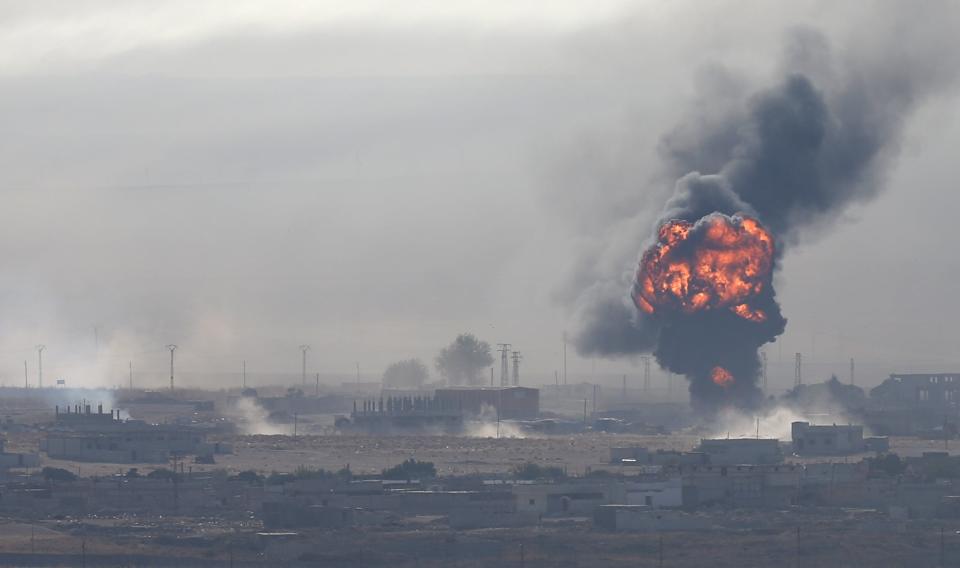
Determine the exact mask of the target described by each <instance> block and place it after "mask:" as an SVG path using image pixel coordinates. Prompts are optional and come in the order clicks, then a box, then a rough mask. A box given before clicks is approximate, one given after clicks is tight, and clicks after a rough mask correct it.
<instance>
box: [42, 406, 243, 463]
mask: <svg viewBox="0 0 960 568" xmlns="http://www.w3.org/2000/svg"><path fill="white" fill-rule="evenodd" d="M74 410H75V411H74V412H61V411H60V409H59V407H58V408H57V409H56V421H55V423H54V426H53V428H52V429H50V430H49V431H48V432H47V435H46V437H45V438H44V439H42V440H40V450H41V451H42V452H44V453H46V454H47V455H48V456H49V457H51V458H55V459H65V460H75V461H88V462H105V463H163V462H166V461H167V460H169V459H170V456H171V455H188V454H189V455H205V456H209V455H212V454H215V453H216V454H222V453H230V452H231V450H232V448H231V447H230V446H229V445H228V444H222V443H213V444H208V443H207V442H206V432H205V431H203V430H202V429H199V428H195V427H189V426H175V425H169V424H159V425H156V424H147V423H146V422H142V421H139V420H120V418H119V413H117V414H116V415H114V413H113V412H103V407H102V406H98V408H97V412H92V411H91V408H90V406H89V405H88V406H84V407H83V408H80V407H76V408H75V409H74Z"/></svg>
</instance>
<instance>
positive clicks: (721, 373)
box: [710, 367, 734, 387]
mask: <svg viewBox="0 0 960 568" xmlns="http://www.w3.org/2000/svg"><path fill="white" fill-rule="evenodd" d="M710 380H711V381H713V384H715V385H717V386H718V387H728V386H730V385H732V384H733V382H734V381H733V375H731V374H730V371H728V370H726V369H724V368H723V367H714V368H713V370H712V371H710Z"/></svg>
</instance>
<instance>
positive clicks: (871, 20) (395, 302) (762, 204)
mask: <svg viewBox="0 0 960 568" xmlns="http://www.w3.org/2000/svg"><path fill="white" fill-rule="evenodd" d="M341 4H342V3H341ZM730 10H731V8H730V7H729V6H724V5H720V4H718V5H704V4H703V3H693V2H691V3H670V4H669V5H666V4H661V3H656V2H639V3H628V2H612V1H611V2H600V3H597V2H593V3H582V2H550V3H546V2H532V1H531V2H517V3H511V5H510V6H509V7H506V6H486V7H484V6H479V5H474V4H467V3H458V2H451V3H449V4H447V8H444V9H443V10H438V9H437V7H436V6H428V5H427V4H421V3H418V2H414V3H405V6H404V7H403V9H400V8H398V7H396V6H395V5H393V4H391V3H384V2H357V3H351V6H350V7H349V8H343V7H342V6H337V7H334V6H333V5H332V4H327V3H323V2H321V3H315V4H314V5H312V7H311V8H309V9H304V8H302V6H300V5H298V4H295V3H285V2H278V3H271V7H270V8H269V9H268V8H266V7H264V6H263V5H262V4H261V3H257V2H249V3H248V2H215V1H211V2H201V3H189V4H187V3H178V2H170V3H163V4H162V5H156V3H140V2H109V1H101V2H92V3H75V4H70V5H69V6H64V5H63V4H62V3H52V2H31V3H29V5H28V6H20V7H14V6H6V7H5V18H4V20H3V22H0V45H2V46H3V47H4V48H5V49H3V50H0V87H2V88H0V100H2V102H3V104H2V105H0V109H2V110H0V115H2V117H3V120H4V125H5V129H4V133H3V135H2V138H0V148H2V150H3V151H2V152H0V182H2V183H0V191H3V193H4V197H5V199H4V208H3V209H2V210H0V237H2V238H0V260H2V263H3V264H2V266H3V270H2V271H0V274H2V276H0V313H2V314H3V317H2V318H0V383H2V384H6V385H8V386H9V385H20V384H22V383H23V362H24V361H25V360H26V361H27V362H28V367H29V369H28V374H29V377H28V378H29V381H30V383H31V384H36V380H37V354H36V350H35V346H36V345H38V344H44V345H46V346H47V349H46V350H45V351H44V382H45V384H53V381H54V380H55V379H56V378H61V377H62V378H64V379H66V380H67V383H68V385H73V386H80V385H85V386H96V385H100V386H112V385H117V384H126V383H127V373H128V362H130V361H133V365H134V374H135V380H136V381H137V384H138V386H162V385H163V384H164V377H165V375H166V366H167V365H168V358H169V353H168V352H167V351H166V349H165V348H164V345H166V344H168V343H175V344H177V345H179V346H180V348H179V349H178V351H177V364H178V372H182V373H183V376H184V377H185V378H184V381H185V383H187V384H189V383H190V382H191V381H193V384H194V386H200V385H201V384H202V385H208V386H227V385H230V386H237V385H239V370H240V362H241V360H244V359H246V360H247V361H248V368H249V369H250V373H251V375H252V376H258V377H261V378H262V380H263V381H269V380H270V378H271V377H272V376H277V375H278V374H279V373H289V374H291V375H292V376H294V377H296V376H297V375H298V373H299V364H300V359H299V356H300V352H299V350H298V349H297V346H298V345H300V344H302V343H308V344H310V345H311V346H312V349H311V351H310V359H309V362H308V366H309V371H310V372H313V371H320V372H323V373H324V376H333V375H336V374H337V373H342V374H343V375H345V376H346V375H350V374H352V372H353V369H354V365H355V362H357V361H360V362H361V367H362V372H363V373H364V375H365V376H370V377H374V376H376V377H378V376H379V375H380V374H381V372H382V369H383V368H384V367H386V366H387V365H388V364H389V363H391V362H393V361H397V360H402V359H409V358H413V357H418V358H420V359H422V360H424V361H432V360H433V359H434V357H435V355H436V352H437V351H438V350H439V348H440V347H442V346H443V345H446V344H447V343H449V342H450V341H451V340H452V339H453V338H454V337H455V336H456V334H457V333H459V332H462V331H464V330H467V331H470V332H472V333H475V334H476V335H477V336H478V337H479V338H480V339H482V340H485V341H489V342H490V343H493V344H495V343H498V342H511V343H513V344H514V345H515V346H516V347H517V349H519V350H521V351H523V352H524V357H525V358H524V365H525V369H524V376H525V377H527V376H528V377H534V376H538V374H539V375H540V376H542V375H546V376H549V377H551V379H552V376H553V371H554V370H555V369H558V368H559V367H560V365H561V362H560V361H561V348H562V346H561V340H560V337H561V334H562V330H563V329H564V328H565V327H566V326H568V325H570V323H569V322H570V320H571V319H572V320H573V321H575V322H580V325H581V326H582V329H589V330H593V331H592V333H589V334H587V335H582V336H581V337H582V338H583V341H582V342H581V347H582V348H583V349H584V352H585V353H601V352H602V353H610V354H620V353H626V354H629V353H635V352H638V350H639V351H642V350H643V348H640V347H638V346H644V345H652V342H653V341H655V338H656V335H655V334H654V333H652V332H651V330H649V329H647V328H644V327H643V326H637V325H636V322H635V321H634V318H633V312H632V311H631V310H630V309H628V308H631V306H630V305H629V304H625V303H624V301H625V299H626V298H627V292H628V290H629V288H630V280H631V278H632V276H633V271H634V270H635V267H636V261H637V258H638V255H639V253H640V252H641V251H642V249H643V248H644V245H645V244H648V243H649V240H648V239H649V238H650V235H651V234H652V228H653V226H654V223H655V221H656V219H657V218H658V217H659V216H660V215H661V213H662V212H663V204H664V203H666V202H667V200H668V199H669V196H670V194H671V193H672V191H673V187H674V185H675V183H676V180H678V179H681V178H682V177H683V176H685V175H687V174H689V173H690V172H699V175H698V176H697V177H695V178H691V180H693V179H696V180H698V181H703V178H708V176H710V175H711V174H717V175H721V176H723V177H724V178H725V179H726V180H727V181H728V182H729V183H730V186H731V188H733V189H734V191H735V192H736V193H737V195H738V197H739V198H740V199H741V200H742V201H744V202H745V203H747V204H749V205H750V206H751V207H753V208H754V209H755V210H756V212H757V214H758V215H763V216H765V219H766V216H769V221H766V222H768V223H770V224H771V226H772V227H773V225H774V224H775V225H776V226H775V227H774V228H775V229H776V232H777V234H778V236H780V237H781V238H783V239H785V240H786V242H787V244H788V245H789V247H790V248H789V249H788V252H786V253H785V254H786V255H787V256H786V257H784V258H783V262H784V270H785V272H786V273H788V274H789V275H790V280H789V282H785V283H783V285H782V286H781V285H780V283H779V282H778V299H780V300H781V302H782V303H783V306H784V312H785V313H786V314H787V315H788V316H789V317H790V318H791V322H790V329H789V330H788V332H787V335H786V337H785V338H784V340H785V341H787V342H788V346H787V347H786V350H787V351H788V352H791V353H792V351H794V350H801V349H802V350H808V349H807V346H808V344H809V343H810V336H811V335H812V334H815V333H823V332H824V331H826V330H830V333H834V334H836V333H840V332H842V333H844V334H846V336H847V337H848V338H849V339H847V341H846V343H845V345H844V349H843V350H842V353H841V350H840V349H839V348H837V355H838V357H834V358H836V359H843V360H845V358H846V355H847V353H856V354H857V355H858V357H862V358H864V359H866V358H869V357H876V358H877V360H878V361H880V360H883V361H890V360H897V361H898V362H899V361H903V360H911V361H919V362H921V363H926V364H930V365H940V364H946V365H949V364H950V362H951V361H952V359H951V358H952V357H954V355H953V347H952V346H953V345H954V344H955V338H954V337H952V336H951V335H950V334H949V333H946V334H945V333H942V330H943V329H949V325H950V322H951V321H953V320H954V319H955V318H956V317H958V316H960V313H954V312H955V310H956V309H960V308H954V307H953V306H950V307H948V308H947V309H944V308H943V307H942V306H939V305H938V304H937V303H936V302H934V301H933V300H932V299H933V298H941V297H944V296H945V295H946V294H947V293H949V292H950V291H951V287H950V285H949V283H950V282H951V280H952V279H953V278H954V277H956V276H960V266H958V265H956V264H955V262H954V261H953V260H952V258H953V255H952V254H951V252H952V251H951V250H950V249H949V247H947V246H946V244H945V243H947V242H949V240H950V229H949V228H948V227H950V226H951V223H952V216H950V215H948V214H947V212H949V211H951V210H952V209H953V208H954V207H955V206H956V205H957V204H956V203H953V202H948V203H944V202H942V201H941V202H939V203H934V199H933V197H934V196H936V197H938V198H940V197H942V198H943V199H946V200H948V201H949V200H952V199H953V197H951V193H952V192H950V191H946V189H947V187H946V186H947V185H949V184H950V183H952V178H953V174H952V171H951V170H952V168H951V166H952V156H951V155H950V153H949V152H948V151H947V150H945V148H949V147H953V146H955V143H956V141H957V140H958V139H960V122H958V121H957V120H956V116H957V115H956V112H957V111H956V110H955V108H956V105H955V99H953V98H951V97H953V95H952V91H945V90H944V87H945V86H948V85H949V80H950V79H951V77H950V71H951V70H952V69H953V68H956V65H952V63H953V62H951V61H949V60H948V58H951V57H953V55H952V54H953V50H951V49H949V46H950V45H952V44H951V43H950V39H949V38H948V37H947V35H948V32H950V31H951V30H953V29H956V25H957V20H956V15H955V14H954V12H955V10H954V9H953V7H952V6H951V5H949V4H947V3H942V4H940V3H935V2H932V3H924V4H923V8H917V7H915V6H906V5H897V4H893V3H889V4H883V3H881V4H877V5H875V9H871V10H863V9H862V6H861V5H854V4H851V5H850V6H832V5H829V4H822V3H819V2H808V3H805V2H799V3H791V5H790V6H773V5H770V4H767V3H763V2H757V3H752V4H751V3H745V4H742V5H741V6H740V10H739V11H738V13H737V14H735V15H732V14H731V13H730ZM854 14H855V15H856V17H853V15H854ZM732 16H735V17H732ZM718 22H721V24H719V25H718ZM853 22H855V25H853V24H852V23H853ZM798 26H799V27H798ZM798 29H799V30H800V31H796V30H798ZM785 36H786V37H791V38H793V39H790V40H788V43H787V47H786V48H783V47H782V46H783V42H784V37H785ZM784 49H785V55H784V56H783V57H781V58H778V57H777V56H776V55H771V54H772V53H776V52H778V51H780V52H782V51H784ZM871 54H879V55H871ZM691 80H692V81H693V87H691ZM863 93H869V96H868V97H867V98H866V100H864V98H863ZM931 93H940V94H942V98H941V99H931V98H930V95H931ZM817 101H819V104H820V106H819V107H818V103H817ZM681 103H682V104H681ZM784 105H786V106H784ZM818 109H819V110H820V111H823V110H826V111H827V115H826V116H825V117H821V118H822V120H821V121H819V122H815V123H813V124H811V125H805V126H804V125H799V126H798V125H797V124H795V123H794V122H791V121H790V120H786V121H783V122H780V121H774V120H771V118H772V116H774V115H778V116H779V114H778V113H782V112H784V111H786V115H787V117H793V118H798V117H799V116H801V115H799V114H797V115H794V114H792V113H793V112H794V111H796V112H799V113H804V114H803V116H814V117H816V116H818V115H817V114H816V113H817V112H818ZM841 118H842V120H843V121H844V122H842V123H840V122H837V120H839V119H841ZM801 126H803V127H809V128H816V129H817V130H815V131H811V132H805V133H801V134H803V135H804V136H801V137H800V138H802V139H804V140H810V141H811V142H810V143H811V146H810V147H809V148H808V151H806V152H801V153H800V154H798V155H796V156H794V155H793V154H791V152H793V149H791V148H785V147H781V146H779V145H778V144H776V142H777V141H778V140H779V139H780V136H778V135H777V132H778V131H777V130H776V129H777V128H784V129H789V128H800V127H801ZM850 126H853V127H854V128H852V129H851V128H850ZM904 132H906V138H904ZM664 133H666V134H664ZM792 135H793V134H791V136H792ZM848 136H856V139H855V140H852V141H851V140H848V139H846V138H845V137H848ZM908 142H909V143H908ZM901 148H904V149H906V148H910V150H906V151H904V152H902V154H903V158H904V159H903V164H902V166H899V167H897V168H891V167H890V165H891V164H892V162H891V161H890V160H889V158H891V157H893V156H894V155H896V154H897V153H898V150H900V149H901ZM784 160H786V161H787V162H789V163H790V164H791V166H790V167H796V168H798V169H799V170H802V171H800V173H802V174H804V176H806V177H804V176H799V177H795V178H794V177H791V180H795V183H794V184H793V185H788V186H785V187H784V189H783V190H782V191H783V193H781V194H778V195H779V199H781V201H778V202H777V203H768V202H767V201H766V197H765V194H762V193H760V192H762V189H761V188H762V187H765V186H766V185H768V184H770V183H773V182H774V181H777V179H778V178H775V177H771V176H775V175H778V174H777V172H776V171H773V170H776V168H773V169H770V168H766V167H761V166H762V165H764V164H778V165H779V164H781V162H782V161H784ZM804 160H807V161H804ZM891 177H892V178H893V179H889V178H891ZM708 179H709V178H708ZM801 181H803V183H801ZM810 182H815V183H812V185H805V184H806V183H810ZM881 182H885V183H881ZM882 186H888V187H890V188H891V190H892V191H891V192H890V194H889V195H888V196H887V197H885V198H884V199H885V200H886V201H884V199H881V200H880V201H881V202H878V203H877V208H876V209H870V210H869V211H865V212H863V215H862V217H863V221H862V222H860V223H859V224H858V225H857V230H856V231H852V230H851V231H850V232H847V230H845V229H844V226H843V224H841V226H840V227H838V228H837V230H836V231H835V232H830V233H827V232H822V231H821V230H820V229H821V228H822V227H824V226H826V225H829V224H830V223H836V222H837V220H838V219H837V216H838V215H853V216H857V217H859V216H861V215H860V210H859V209H857V207H858V204H859V203H860V202H862V201H864V200H867V199H869V198H873V197H875V196H876V194H877V192H878V190H879V188H880V187H882ZM838 187H841V188H843V189H842V191H838V190H837V188H838ZM737 188H740V189H737ZM746 188H754V189H746ZM808 190H809V192H808ZM903 219H907V220H908V222H910V223H918V224H920V225H922V227H923V228H924V230H923V231H917V230H915V229H916V228H917V227H910V226H908V227H907V229H914V230H907V231H905V232H904V233H905V234H904V233H900V234H896V235H895V234H894V232H887V231H886V229H887V227H888V226H890V224H891V223H894V222H896V221H898V220H900V221H902V220H903ZM920 220H922V221H920ZM851 226H852V224H851ZM860 235H869V236H870V237H869V238H867V237H865V236H860ZM814 236H816V237H818V240H820V241H821V243H822V244H823V246H821V247H816V248H814V247H810V248H804V247H803V246H802V245H803V244H804V243H807V242H810V240H811V238H812V237H814ZM917 250H923V251H925V252H924V254H923V255H919V256H918V255H917V254H916V253H915V251H917ZM854 255H856V256H857V258H859V259H861V262H859V263H858V264H860V265H861V266H862V265H863V264H869V266H871V267H875V269H876V271H878V272H882V273H888V274H889V276H888V277H887V278H885V279H881V280H880V281H877V280H878V279H876V278H871V279H870V282H871V283H873V284H874V285H873V287H870V288H869V289H868V287H867V286H865V282H866V279H867V277H868V276H869V275H866V274H863V273H862V271H861V270H859V269H856V270H855V269H854V268H853V267H851V266H850V265H851V263H850V261H849V259H850V258H852V257H853V256H854ZM931 259H939V262H938V264H937V268H936V269H935V270H936V272H937V274H938V275H939V276H940V277H939V278H932V279H930V280H929V281H928V282H925V283H922V284H921V285H920V288H916V287H915V286H916V284H915V283H914V282H913V279H910V278H909V274H911V273H919V272H921V271H922V270H923V269H924V264H922V263H923V262H925V261H930V260H931ZM894 269H896V270H894ZM825 274H830V275H831V280H834V281H836V290H835V294H832V295H831V297H828V298H824V297H823V295H822V294H820V293H818V292H816V290H817V289H819V287H820V286H818V284H820V283H821V282H822V279H823V278H824V275H825ZM908 292H909V293H910V295H911V296H913V295H916V296H917V299H916V301H914V302H911V305H910V306H909V308H908V307H906V306H892V307H891V308H890V310H889V311H886V312H880V311H877V310H874V309H873V306H874V305H876V303H877V302H878V301H880V300H881V299H883V298H890V297H902V295H904V294H906V293H908ZM931 322H933V324H932V325H931ZM94 328H96V331H94ZM938 330H939V331H938ZM571 331H572V329H571ZM791 334H794V335H791ZM830 337H834V335H831V336H830ZM820 341H821V345H823V344H824V343H826V340H825V339H824V338H823V337H821V339H820ZM821 349H826V348H821ZM831 354H832V352H831ZM825 357H826V356H824V361H825V362H824V371H827V370H829V368H828V367H826V365H827V363H826V358H825ZM811 358H812V359H814V358H813V357H811ZM885 358H886V359H885ZM956 363H958V364H960V361H956ZM623 365H624V364H623V363H621V362H618V361H612V362H609V363H608V362H603V361H601V362H598V363H597V369H598V372H603V371H609V372H619V371H620V367H621V366H623ZM864 365H866V363H864ZM570 367H571V375H573V376H580V377H584V376H585V375H586V370H587V369H590V368H591V362H590V360H589V359H588V358H579V357H574V356H573V355H572V354H571V357H570ZM226 373H235V375H236V376H227V377H226V378H218V377H224V376H225V374H226ZM215 374H216V375H215ZM191 376H192V377H194V378H193V379H191V378H190V377H191ZM880 378H882V377H877V380H879V379H880ZM331 380H333V379H331Z"/></svg>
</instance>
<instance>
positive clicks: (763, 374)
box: [760, 351, 767, 392]
mask: <svg viewBox="0 0 960 568" xmlns="http://www.w3.org/2000/svg"><path fill="white" fill-rule="evenodd" d="M760 384H761V385H763V391H764V392H766V391H767V352H766V351H761V352H760Z"/></svg>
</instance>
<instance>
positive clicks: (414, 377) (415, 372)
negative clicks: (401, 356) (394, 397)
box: [383, 359, 428, 389]
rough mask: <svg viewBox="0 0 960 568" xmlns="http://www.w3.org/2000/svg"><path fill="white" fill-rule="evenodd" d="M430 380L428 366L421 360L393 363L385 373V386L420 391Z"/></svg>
mask: <svg viewBox="0 0 960 568" xmlns="http://www.w3.org/2000/svg"><path fill="white" fill-rule="evenodd" d="M427 378H428V372H427V366H426V365H424V364H423V361H421V360H420V359H407V360H405V361H397V362H396V363H393V364H392V365H390V366H389V367H387V370H386V371H384V372H383V386H385V387H389V388H412V389H418V388H420V387H421V386H423V383H424V382H426V380H427Z"/></svg>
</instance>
